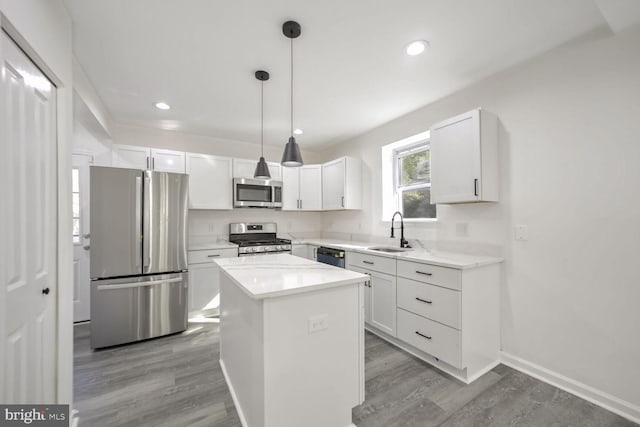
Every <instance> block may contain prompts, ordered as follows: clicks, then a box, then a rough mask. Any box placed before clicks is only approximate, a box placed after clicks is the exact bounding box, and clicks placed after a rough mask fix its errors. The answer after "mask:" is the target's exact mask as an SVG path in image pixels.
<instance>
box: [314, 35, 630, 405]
mask: <svg viewBox="0 0 640 427" xmlns="http://www.w3.org/2000/svg"><path fill="white" fill-rule="evenodd" d="M638 46H640V28H638V27H637V26H636V27H633V28H631V29H629V30H627V31H624V32H621V33H619V34H617V35H615V36H612V35H610V34H604V33H601V34H600V35H599V37H592V38H591V39H590V40H586V39H585V40H583V41H582V42H576V44H574V45H573V46H565V47H563V48H561V49H558V50H555V51H553V52H550V53H547V54H545V55H543V56H541V57H538V58H537V59H534V60H532V61H529V62H527V63H524V64H521V65H519V66H517V67H515V68H512V69H511V70H508V71H507V72H503V73H501V74H499V75H496V76H493V77H491V78H489V79H486V80H484V81H482V82H480V83H478V84H476V85H474V86H472V87H469V88H467V89H465V90H462V91H460V92H457V93H455V94H453V95H452V96H449V97H447V98H444V99H442V100H439V101H437V102H435V103H433V104H431V105H429V106H427V107H425V108H422V109H420V110H418V111H415V112H413V113H411V114H409V115H406V116H404V117H402V118H399V119H397V120H394V121H392V122H390V123H388V124H385V125H383V126H381V127H379V128H377V129H375V130H373V131H371V132H369V133H367V134H365V135H362V136H359V137H358V138H356V139H354V140H352V141H349V142H346V143H342V144H340V145H339V146H335V147H332V148H331V149H328V150H326V151H325V152H324V153H323V155H324V157H325V158H326V159H329V158H333V157H335V156H336V155H338V154H347V155H354V156H357V157H358V156H359V157H362V158H363V159H364V161H365V168H364V169H365V171H364V178H365V186H364V197H365V203H364V206H365V208H364V209H363V211H362V212H340V213H326V214H324V224H325V227H326V229H327V230H331V231H336V232H348V233H352V232H353V231H350V230H361V231H362V232H371V233H374V234H376V235H386V234H387V233H388V224H385V223H382V222H381V221H380V212H381V206H380V194H378V191H379V190H378V188H379V183H380V179H381V178H380V146H382V145H384V144H387V143H390V142H393V141H396V140H398V139H401V138H404V137H407V136H410V135H412V134H415V133H418V132H421V131H424V130H426V129H428V128H429V126H430V125H432V124H434V123H436V122H438V121H440V120H443V119H445V118H447V117H451V116H453V115H456V114H458V113H462V112H464V111H468V110H470V109H473V108H475V107H482V108H485V109H487V110H490V111H492V112H494V113H496V114H497V115H498V116H499V118H500V121H501V128H500V163H501V166H500V173H501V197H502V199H501V201H500V203H497V204H476V205H457V206H440V207H439V208H438V217H439V218H438V222H437V223H431V224H428V225H422V226H415V225H409V226H408V232H407V234H408V236H409V237H421V238H425V239H434V240H435V242H434V244H435V245H436V246H438V245H441V244H442V243H443V242H445V243H446V244H452V243H455V244H458V245H461V244H466V243H467V242H468V243H471V244H472V245H473V244H474V243H489V244H493V245H497V246H504V253H505V257H506V261H505V263H504V265H503V272H504V276H505V279H504V282H503V298H502V347H503V350H504V351H505V352H507V353H509V354H511V355H513V356H515V357H518V358H521V359H523V360H524V361H526V362H530V363H533V364H537V365H539V366H541V367H542V368H545V369H548V370H551V371H553V372H555V373H557V374H560V375H564V376H566V377H568V378H569V379H570V381H577V382H579V383H582V384H583V385H586V386H587V387H593V388H595V389H596V390H598V391H599V392H602V393H605V394H609V395H612V396H613V397H612V398H611V401H615V400H616V398H617V399H621V401H619V402H618V403H619V404H620V405H619V406H618V409H619V408H623V410H626V412H627V414H632V415H635V416H636V417H640V363H639V362H640V339H639V335H638V326H639V325H640V310H639V309H638V303H639V302H640V286H638V283H639V281H638V276H637V268H636V265H637V263H638V259H639V258H638V257H639V254H640V199H639V198H638V195H639V194H640V191H639V188H640V187H639V186H640V166H639V164H638V163H639V162H640V141H639V138H640V137H639V135H640V50H639V48H638ZM425 78H427V77H426V76H425ZM459 223H468V226H469V235H468V236H466V237H464V236H458V235H457V233H456V229H457V224H459ZM515 224H526V225H528V226H529V235H530V237H529V240H528V241H526V242H515V241H513V231H512V230H513V226H514V225H515ZM603 396H604V395H603ZM609 397H611V396H609Z"/></svg>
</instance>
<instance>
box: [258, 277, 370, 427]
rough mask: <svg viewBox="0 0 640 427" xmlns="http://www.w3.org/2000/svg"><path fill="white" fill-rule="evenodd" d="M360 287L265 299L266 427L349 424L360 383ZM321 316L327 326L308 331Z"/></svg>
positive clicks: (334, 426) (362, 350)
mask: <svg viewBox="0 0 640 427" xmlns="http://www.w3.org/2000/svg"><path fill="white" fill-rule="evenodd" d="M362 286H363V285H362V283H360V284H353V285H346V286H341V287H336V288H330V289H324V290H318V291H314V292H308V293H301V294H296V295H290V296H285V297H280V298H270V299H266V300H265V302H264V322H265V335H264V336H265V341H264V343H265V353H264V355H265V399H266V400H265V417H266V418H265V427H281V426H305V427H327V426H332V427H341V426H344V427H346V426H348V425H351V409H352V408H353V407H355V406H357V405H358V404H359V403H360V394H361V390H362V388H363V383H364V376H363V375H362V367H363V366H364V349H363V348H361V347H362V346H363V345H364V328H363V324H362V315H361V308H362V301H361V298H362V293H361V291H360V287H362ZM324 316H326V325H327V327H326V329H320V330H317V331H315V332H310V329H311V328H313V326H312V324H313V323H316V324H317V322H321V319H322V317H324Z"/></svg>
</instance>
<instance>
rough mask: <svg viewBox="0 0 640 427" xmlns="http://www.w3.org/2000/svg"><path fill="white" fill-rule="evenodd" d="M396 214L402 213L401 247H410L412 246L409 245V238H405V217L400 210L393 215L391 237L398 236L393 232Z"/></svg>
mask: <svg viewBox="0 0 640 427" xmlns="http://www.w3.org/2000/svg"><path fill="white" fill-rule="evenodd" d="M396 215H400V247H401V248H410V247H411V246H409V242H407V240H406V239H405V238H404V218H403V217H402V213H401V212H400V211H397V212H396V213H394V214H393V216H392V217H391V237H393V238H395V237H396V236H394V234H393V229H394V227H393V220H395V219H396Z"/></svg>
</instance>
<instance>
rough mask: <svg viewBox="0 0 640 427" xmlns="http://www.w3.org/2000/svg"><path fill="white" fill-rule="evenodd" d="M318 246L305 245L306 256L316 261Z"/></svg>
mask: <svg viewBox="0 0 640 427" xmlns="http://www.w3.org/2000/svg"><path fill="white" fill-rule="evenodd" d="M318 248H319V246H315V245H307V250H308V253H307V258H308V259H310V260H312V261H318Z"/></svg>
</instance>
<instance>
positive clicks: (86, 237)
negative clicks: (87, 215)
mask: <svg viewBox="0 0 640 427" xmlns="http://www.w3.org/2000/svg"><path fill="white" fill-rule="evenodd" d="M82 237H84V238H85V239H88V238H89V237H91V234H89V233H87V234H83V235H82Z"/></svg>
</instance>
